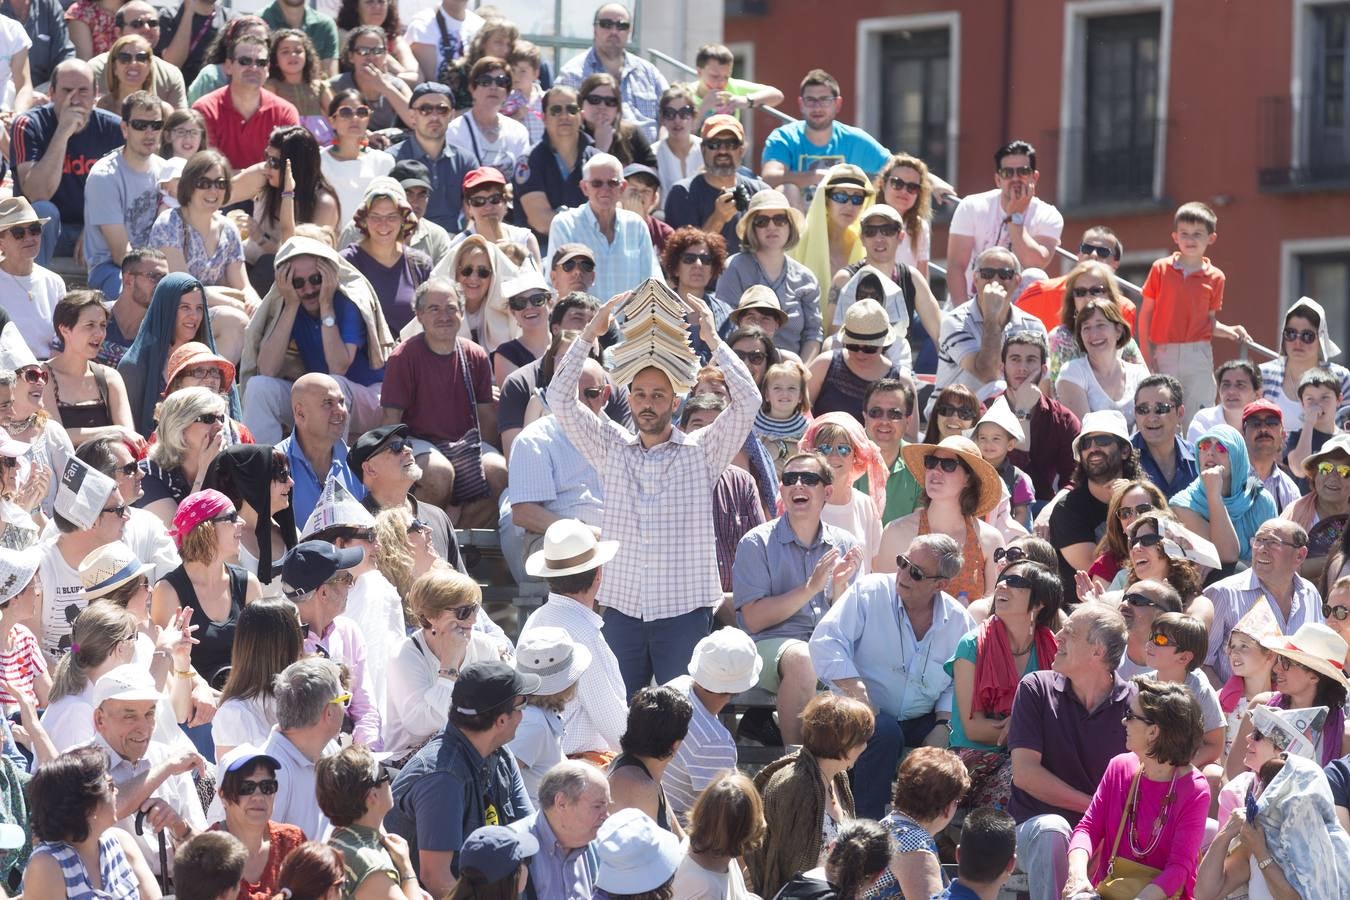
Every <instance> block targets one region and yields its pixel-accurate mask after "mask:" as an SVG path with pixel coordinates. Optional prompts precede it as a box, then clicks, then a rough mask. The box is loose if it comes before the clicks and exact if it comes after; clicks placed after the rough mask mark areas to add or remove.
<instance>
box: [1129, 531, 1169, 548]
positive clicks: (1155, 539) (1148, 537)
mask: <svg viewBox="0 0 1350 900" xmlns="http://www.w3.org/2000/svg"><path fill="white" fill-rule="evenodd" d="M1162 542H1163V536H1162V535H1161V534H1157V533H1150V534H1136V535H1135V536H1134V537H1133V538H1131V539H1130V546H1131V547H1156V546H1158V545H1159V544H1161V543H1162Z"/></svg>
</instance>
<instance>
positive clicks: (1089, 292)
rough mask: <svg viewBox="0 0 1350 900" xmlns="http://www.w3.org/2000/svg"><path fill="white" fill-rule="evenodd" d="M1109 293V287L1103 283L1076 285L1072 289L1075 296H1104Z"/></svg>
mask: <svg viewBox="0 0 1350 900" xmlns="http://www.w3.org/2000/svg"><path fill="white" fill-rule="evenodd" d="M1109 293H1111V291H1110V289H1109V288H1107V286H1106V285H1104V284H1094V285H1092V286H1091V287H1076V288H1074V289H1073V295H1074V296H1075V297H1105V296H1106V295H1107V294H1109Z"/></svg>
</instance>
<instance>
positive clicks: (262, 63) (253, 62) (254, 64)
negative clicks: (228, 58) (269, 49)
mask: <svg viewBox="0 0 1350 900" xmlns="http://www.w3.org/2000/svg"><path fill="white" fill-rule="evenodd" d="M233 62H234V64H235V65H236V66H243V67H244V68H245V69H265V68H267V57H265V56H259V57H257V58H256V59H255V58H253V57H251V56H238V57H235V59H234V60H233Z"/></svg>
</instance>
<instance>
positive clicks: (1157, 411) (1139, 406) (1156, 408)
mask: <svg viewBox="0 0 1350 900" xmlns="http://www.w3.org/2000/svg"><path fill="white" fill-rule="evenodd" d="M1176 408H1177V405H1176V404H1175V403H1154V404H1153V405H1152V406H1149V405H1148V404H1147V403H1136V404H1135V405H1134V414H1135V415H1136V416H1147V415H1149V413H1150V411H1151V412H1152V414H1153V415H1155V416H1165V415H1167V414H1168V413H1170V412H1171V411H1172V410H1174V409H1176Z"/></svg>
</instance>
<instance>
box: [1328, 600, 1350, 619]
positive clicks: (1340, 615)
mask: <svg viewBox="0 0 1350 900" xmlns="http://www.w3.org/2000/svg"><path fill="white" fill-rule="evenodd" d="M1322 618H1324V619H1340V620H1341V621H1342V622H1344V621H1345V620H1346V619H1350V606H1332V605H1331V604H1330V603H1323V604H1322Z"/></svg>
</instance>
